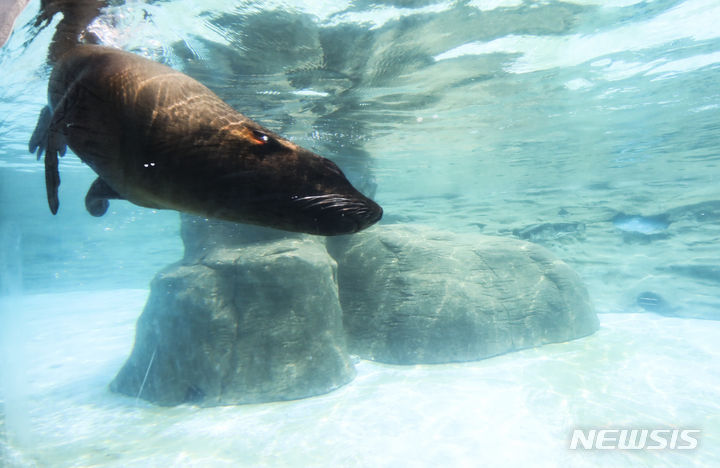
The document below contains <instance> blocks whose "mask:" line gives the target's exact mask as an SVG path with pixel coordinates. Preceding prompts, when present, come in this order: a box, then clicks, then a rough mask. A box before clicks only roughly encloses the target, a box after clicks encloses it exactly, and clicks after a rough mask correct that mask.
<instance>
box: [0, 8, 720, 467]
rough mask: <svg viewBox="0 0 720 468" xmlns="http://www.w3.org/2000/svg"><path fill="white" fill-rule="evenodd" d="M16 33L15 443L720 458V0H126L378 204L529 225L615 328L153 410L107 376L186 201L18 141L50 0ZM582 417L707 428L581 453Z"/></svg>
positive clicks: (8, 304) (493, 457)
mask: <svg viewBox="0 0 720 468" xmlns="http://www.w3.org/2000/svg"><path fill="white" fill-rule="evenodd" d="M39 3H40V2H37V1H31V2H30V3H29V5H28V6H27V8H26V9H25V10H24V11H23V13H22V14H21V16H20V17H19V18H18V20H17V22H16V25H15V31H14V33H13V35H12V36H11V37H10V38H9V41H8V43H7V44H6V45H5V46H4V47H3V48H2V49H0V240H1V242H2V243H1V245H0V294H2V297H0V301H1V302H0V326H1V327H2V328H1V329H0V340H2V341H0V352H1V353H2V354H0V356H2V360H1V361H0V364H1V365H0V391H1V392H2V393H0V395H1V398H2V400H0V409H1V410H2V411H0V417H1V418H0V464H4V465H7V466H21V467H24V466H238V465H245V466H263V465H265V466H387V465H407V466H435V465H439V464H443V465H449V466H478V465H479V466H697V467H701V466H702V467H705V466H713V465H714V464H717V463H718V460H720V416H718V415H720V411H718V404H719V403H718V402H720V371H718V369H717V365H716V363H717V362H718V360H719V359H720V345H718V340H717V338H716V337H717V334H718V332H719V331H720V322H718V320H720V248H718V245H719V241H720V234H719V232H720V188H719V186H720V180H719V179H720V167H719V164H720V150H718V148H720V29H718V28H717V24H716V23H717V19H718V18H720V4H718V3H717V2H716V1H714V0H685V1H682V0H655V1H637V0H612V1H611V0H607V1H601V0H574V1H565V2H560V1H554V0H549V1H543V2H534V1H524V0H470V1H462V2H435V1H432V0H426V1H422V0H419V1H378V2H363V1H347V2H326V1H321V0H317V1H307V2H283V1H277V2H254V1H244V2H220V1H206V2H199V1H189V0H185V1H181V0H178V1H172V0H171V1H163V2H147V3H146V2H135V1H133V2H131V1H127V2H125V3H120V2H118V3H114V5H113V6H112V7H108V8H106V9H105V10H104V11H103V14H102V16H100V17H99V18H98V19H97V20H96V21H95V23H94V24H93V25H92V28H91V29H92V32H93V33H94V34H96V35H97V36H98V37H99V38H100V40H101V41H102V43H104V44H107V45H112V46H115V47H119V48H123V49H126V50H130V51H133V52H136V53H139V54H141V55H144V56H146V57H149V58H152V59H153V60H156V61H160V62H163V63H165V64H168V65H170V66H172V67H174V68H177V69H179V70H181V71H183V72H185V73H187V74H188V75H190V76H192V77H194V78H196V79H197V80H199V81H201V82H202V83H204V84H205V85H206V86H208V87H209V88H211V89H212V90H213V91H215V92H216V93H217V94H218V95H219V96H220V97H222V98H223V99H224V100H225V101H227V102H228V103H230V104H231V105H232V106H233V107H235V108H236V109H238V110H240V111H242V112H243V113H245V114H246V115H248V116H250V117H252V118H253V119H254V120H256V121H258V122H261V123H262V124H263V125H265V126H267V127H268V128H270V129H272V130H274V131H277V132H278V133H280V134H282V135H284V136H286V137H288V138H289V139H291V140H292V141H294V142H295V143H298V144H300V145H302V146H303V147H306V148H310V149H312V150H314V151H316V152H317V153H319V154H322V155H324V156H326V157H328V158H330V159H333V160H334V161H335V162H337V163H338V165H339V166H340V167H341V168H342V169H343V170H344V171H345V172H346V174H347V175H348V177H349V178H350V179H351V181H352V182H353V183H354V184H355V185H356V186H357V187H359V188H360V189H361V190H363V191H364V192H365V193H367V194H369V195H371V196H373V198H374V199H375V200H376V201H377V202H378V203H380V204H381V205H382V207H383V209H384V213H385V214H384V217H383V220H382V221H381V223H380V225H381V227H382V225H389V224H400V223H406V224H418V225H427V226H431V227H433V228H436V229H440V230H445V231H449V232H458V233H478V234H485V235H496V236H504V237H511V238H516V239H522V240H527V241H531V242H535V243H538V244H540V245H543V246H544V247H546V248H548V249H549V250H550V251H551V252H553V253H554V254H555V255H556V256H557V257H559V258H560V259H562V260H563V261H564V262H566V263H567V264H568V265H570V266H571V267H572V268H573V269H574V270H575V271H576V272H577V273H578V274H579V276H580V278H581V279H582V281H583V282H584V283H585V284H586V285H587V288H588V291H589V294H590V297H591V300H592V303H593V305H594V307H595V309H596V311H597V312H598V313H599V317H600V325H601V328H600V330H599V331H598V332H597V333H595V334H593V335H591V336H589V337H586V338H582V339H579V340H574V341H570V342H567V343H558V344H552V345H546V346H543V347H539V348H534V349H530V350H524V351H520V352H516V353H510V354H506V355H503V356H499V357H495V358H491V359H487V360H483V361H478V362H471V363H458V364H447V365H421V366H389V365H384V364H379V363H374V362H370V361H364V360H359V361H358V362H357V363H356V368H357V373H358V375H357V377H356V378H355V379H354V380H353V381H352V382H351V383H350V384H348V385H345V386H343V387H341V388H340V389H338V390H336V391H334V392H331V393H328V394H326V395H323V396H319V397H313V398H309V399H303V400H296V401H290V402H282V403H268V404H254V405H240V406H231V407H217V408H198V407H195V406H192V405H181V406H178V407H173V408H166V407H157V406H153V405H150V404H149V403H146V402H144V401H143V400H137V399H134V398H130V397H125V396H121V395H117V394H114V393H111V392H110V391H109V390H108V384H109V382H110V381H111V380H112V379H113V377H114V376H115V374H116V373H117V371H118V370H119V368H120V367H121V366H122V364H123V362H124V361H125V359H126V358H127V356H128V354H129V352H130V349H131V348H132V345H133V336H134V327H135V321H136V320H137V318H138V316H139V315H140V313H141V312H142V309H143V306H144V304H145V302H146V300H147V297H148V291H149V283H150V281H151V280H152V278H153V277H154V276H155V274H156V273H157V272H158V271H159V270H160V269H162V268H164V267H165V266H167V265H168V264H171V263H173V262H176V261H178V260H179V259H180V258H181V257H182V255H183V244H182V242H181V239H180V222H179V216H178V214H177V213H175V212H167V211H156V210H151V209H145V208H141V207H137V206H134V205H131V204H129V203H127V202H119V201H111V204H110V210H109V211H108V213H107V214H106V215H105V216H104V217H101V218H93V217H91V216H90V215H88V214H87V213H86V212H85V207H84V202H83V199H84V196H85V193H86V191H87V189H88V187H89V186H90V184H91V183H92V181H93V180H94V178H95V175H94V174H93V172H92V170H91V169H90V168H88V167H87V166H85V165H84V164H83V163H81V162H80V160H79V159H77V158H76V157H75V156H74V155H72V154H68V155H66V156H65V157H64V158H63V159H62V160H61V161H60V175H61V178H62V184H61V186H60V203H61V206H60V211H59V213H58V215H57V216H52V215H51V213H50V212H49V210H48V207H47V201H46V198H45V187H44V184H45V179H44V175H43V164H42V163H41V162H38V161H36V159H35V156H34V155H31V154H30V153H28V152H27V143H28V140H29V138H30V135H31V133H32V131H33V129H34V127H35V122H36V120H37V116H38V112H39V110H40V109H41V108H42V107H43V106H44V105H45V102H46V99H47V98H46V88H47V80H48V76H49V73H50V70H49V67H48V66H47V65H46V62H45V61H46V56H47V48H48V44H49V42H50V38H51V36H52V33H53V28H54V25H55V24H57V22H58V19H57V18H56V19H55V20H54V21H53V22H52V23H51V24H50V25H49V26H47V27H46V28H44V29H39V28H37V27H34V26H33V22H34V18H35V15H36V12H37V10H38V8H39ZM576 428H598V429H602V428H620V429H622V428H648V429H655V428H660V429H665V428H682V429H697V430H700V431H701V432H700V437H699V444H698V447H697V448H696V449H693V450H670V449H665V450H605V451H603V450H569V441H570V436H571V433H572V431H573V430H574V429H576Z"/></svg>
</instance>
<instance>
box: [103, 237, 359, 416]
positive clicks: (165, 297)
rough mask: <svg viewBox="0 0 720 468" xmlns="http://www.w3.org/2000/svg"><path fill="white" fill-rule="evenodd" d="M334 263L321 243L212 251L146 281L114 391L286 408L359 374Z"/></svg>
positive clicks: (163, 400) (161, 400)
mask: <svg viewBox="0 0 720 468" xmlns="http://www.w3.org/2000/svg"><path fill="white" fill-rule="evenodd" d="M335 278H336V264H335V262H334V261H333V259H332V258H330V256H329V255H328V254H327V251H326V250H325V247H324V245H323V244H322V243H319V242H316V241H313V240H300V239H289V240H280V241H275V242H268V243H264V244H263V243H259V244H253V245H249V246H246V247H244V248H242V249H227V248H226V249H222V248H220V249H214V250H212V251H211V252H210V253H208V254H207V255H206V256H205V257H203V258H202V259H200V261H199V262H198V263H194V264H179V263H178V264H175V265H171V266H170V267H168V268H166V269H165V270H164V271H162V272H160V273H159V274H158V275H157V276H156V277H155V279H154V280H153V282H152V285H151V293H150V298H149V300H148V303H147V305H146V306H145V310H144V311H143V313H142V315H141V317H140V319H139V320H138V324H137V332H136V339H135V346H134V348H133V351H132V354H131V355H130V358H129V359H128V361H127V362H126V364H125V365H124V366H123V368H122V369H121V370H120V372H119V373H118V375H117V377H116V378H115V380H114V381H113V382H112V384H111V389H112V390H114V391H117V392H120V393H123V394H126V395H129V396H133V397H138V396H139V397H140V398H143V399H145V400H148V401H151V402H153V403H156V404H160V405H176V404H180V403H186V402H187V403H195V404H199V405H203V406H213V405H228V404H237V403H257V402H267V401H278V400H290V399H296V398H303V397H309V396H313V395H318V394H322V393H325V392H328V391H330V390H332V389H334V388H337V387H339V386H341V385H343V384H345V383H347V382H349V381H350V380H352V378H353V377H354V375H355V370H354V368H353V366H352V363H351V362H350V359H349V357H348V353H347V350H346V344H345V337H344V333H343V329H342V312H341V309H340V304H339V301H338V294H337V283H336V280H335Z"/></svg>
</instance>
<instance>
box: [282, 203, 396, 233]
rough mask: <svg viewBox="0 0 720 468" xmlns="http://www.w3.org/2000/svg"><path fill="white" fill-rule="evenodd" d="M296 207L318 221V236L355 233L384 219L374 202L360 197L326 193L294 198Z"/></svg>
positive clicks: (379, 208) (380, 209) (381, 211)
mask: <svg viewBox="0 0 720 468" xmlns="http://www.w3.org/2000/svg"><path fill="white" fill-rule="evenodd" d="M295 202H296V204H297V206H298V207H299V208H300V209H301V210H302V211H303V212H305V213H306V214H309V215H310V216H311V217H312V219H314V220H315V223H316V227H317V231H316V233H317V234H321V235H324V236H333V235H340V234H352V233H355V232H358V231H361V230H363V229H365V228H367V227H370V226H372V225H373V224H375V223H376V222H378V221H379V220H380V218H382V214H383V210H382V208H381V207H380V205H378V204H377V203H375V202H374V201H372V200H370V199H369V198H367V197H365V196H363V195H360V194H358V196H355V197H347V196H344V195H340V194H334V193H331V194H325V195H314V196H306V197H298V198H296V199H295Z"/></svg>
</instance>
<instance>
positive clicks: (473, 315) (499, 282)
mask: <svg viewBox="0 0 720 468" xmlns="http://www.w3.org/2000/svg"><path fill="white" fill-rule="evenodd" d="M328 248H329V249H330V252H331V254H332V255H333V256H334V257H335V259H336V260H337V261H338V265H339V270H338V283H339V288H340V301H341V304H342V307H343V312H344V317H343V320H344V325H345V330H346V332H347V336H348V342H349V347H350V351H351V352H352V353H355V354H357V355H359V356H360V357H362V358H366V359H372V360H377V361H382V362H388V363H394V364H416V363H444V362H454V361H471V360H477V359H482V358H487V357H490V356H494V355H498V354H502V353H506V352H509V351H514V350H519V349H523V348H529V347H533V346H538V345H542V344H545V343H554V342H562V341H567V340H571V339H574V338H579V337H582V336H586V335H589V334H591V333H593V332H595V331H596V330H597V329H598V327H599V322H598V319H597V315H596V314H595V312H594V310H593V308H592V306H591V304H590V301H589V298H588V294H587V290H586V289H585V286H584V285H583V283H582V281H581V280H580V278H579V277H578V275H577V274H576V273H575V272H573V271H572V270H571V269H570V268H569V267H568V266H567V265H566V264H565V263H563V262H562V261H560V260H558V259H557V258H555V257H554V256H553V255H552V254H551V253H550V252H549V251H548V250H546V249H545V248H543V247H540V246H538V245H535V244H531V243H529V242H524V241H519V240H514V239H509V238H500V237H489V236H482V235H456V234H451V233H446V232H438V231H434V230H432V229H429V228H424V227H411V226H404V225H386V226H378V227H376V228H372V229H370V230H367V231H364V232H362V233H359V234H355V235H353V236H350V237H343V238H339V239H333V240H331V241H329V242H328Z"/></svg>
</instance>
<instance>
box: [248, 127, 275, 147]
mask: <svg viewBox="0 0 720 468" xmlns="http://www.w3.org/2000/svg"><path fill="white" fill-rule="evenodd" d="M252 139H253V141H254V142H255V143H256V144H258V145H264V144H266V143H270V141H271V140H272V138H270V135H268V134H266V133H263V132H261V131H260V130H252Z"/></svg>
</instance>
